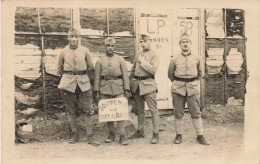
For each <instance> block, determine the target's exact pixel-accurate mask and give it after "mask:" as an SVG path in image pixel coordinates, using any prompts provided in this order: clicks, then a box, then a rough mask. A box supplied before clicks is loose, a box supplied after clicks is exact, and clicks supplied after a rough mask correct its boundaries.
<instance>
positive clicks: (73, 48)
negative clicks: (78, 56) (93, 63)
mask: <svg viewBox="0 0 260 164" xmlns="http://www.w3.org/2000/svg"><path fill="white" fill-rule="evenodd" d="M69 47H70V49H72V50H75V49H77V48H78V47H79V46H77V47H71V46H70V45H69Z"/></svg>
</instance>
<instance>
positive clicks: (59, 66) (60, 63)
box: [57, 53, 64, 75]
mask: <svg viewBox="0 0 260 164" xmlns="http://www.w3.org/2000/svg"><path fill="white" fill-rule="evenodd" d="M63 65H64V54H63V53H60V56H59V60H58V63H57V74H58V75H62V74H63V72H64V70H63Z"/></svg>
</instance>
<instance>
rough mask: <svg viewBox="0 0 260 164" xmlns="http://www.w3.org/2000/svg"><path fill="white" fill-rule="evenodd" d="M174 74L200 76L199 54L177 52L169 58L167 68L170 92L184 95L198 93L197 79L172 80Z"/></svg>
mask: <svg viewBox="0 0 260 164" xmlns="http://www.w3.org/2000/svg"><path fill="white" fill-rule="evenodd" d="M174 76H176V77H179V78H197V79H199V78H200V77H201V59H200V57H199V56H196V55H194V54H191V53H188V54H187V55H184V54H179V55H177V56H176V57H175V58H173V59H171V61H170V64H169V68H168V77H169V79H170V80H171V81H172V87H171V92H174V93H176V94H180V95H182V96H185V95H186V93H187V95H188V96H192V95H195V94H198V93H199V81H198V80H195V81H192V82H183V81H177V80H174Z"/></svg>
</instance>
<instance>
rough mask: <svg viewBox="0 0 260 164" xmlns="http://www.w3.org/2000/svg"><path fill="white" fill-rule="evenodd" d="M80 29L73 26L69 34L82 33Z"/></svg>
mask: <svg viewBox="0 0 260 164" xmlns="http://www.w3.org/2000/svg"><path fill="white" fill-rule="evenodd" d="M79 31H80V30H79V29H76V28H73V27H71V28H70V29H69V31H68V35H80V32H79Z"/></svg>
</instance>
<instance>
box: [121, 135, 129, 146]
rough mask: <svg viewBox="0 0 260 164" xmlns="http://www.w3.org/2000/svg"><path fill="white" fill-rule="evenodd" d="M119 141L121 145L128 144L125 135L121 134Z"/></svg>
mask: <svg viewBox="0 0 260 164" xmlns="http://www.w3.org/2000/svg"><path fill="white" fill-rule="evenodd" d="M119 143H120V144H121V145H128V142H127V139H126V137H125V135H120V139H119Z"/></svg>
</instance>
